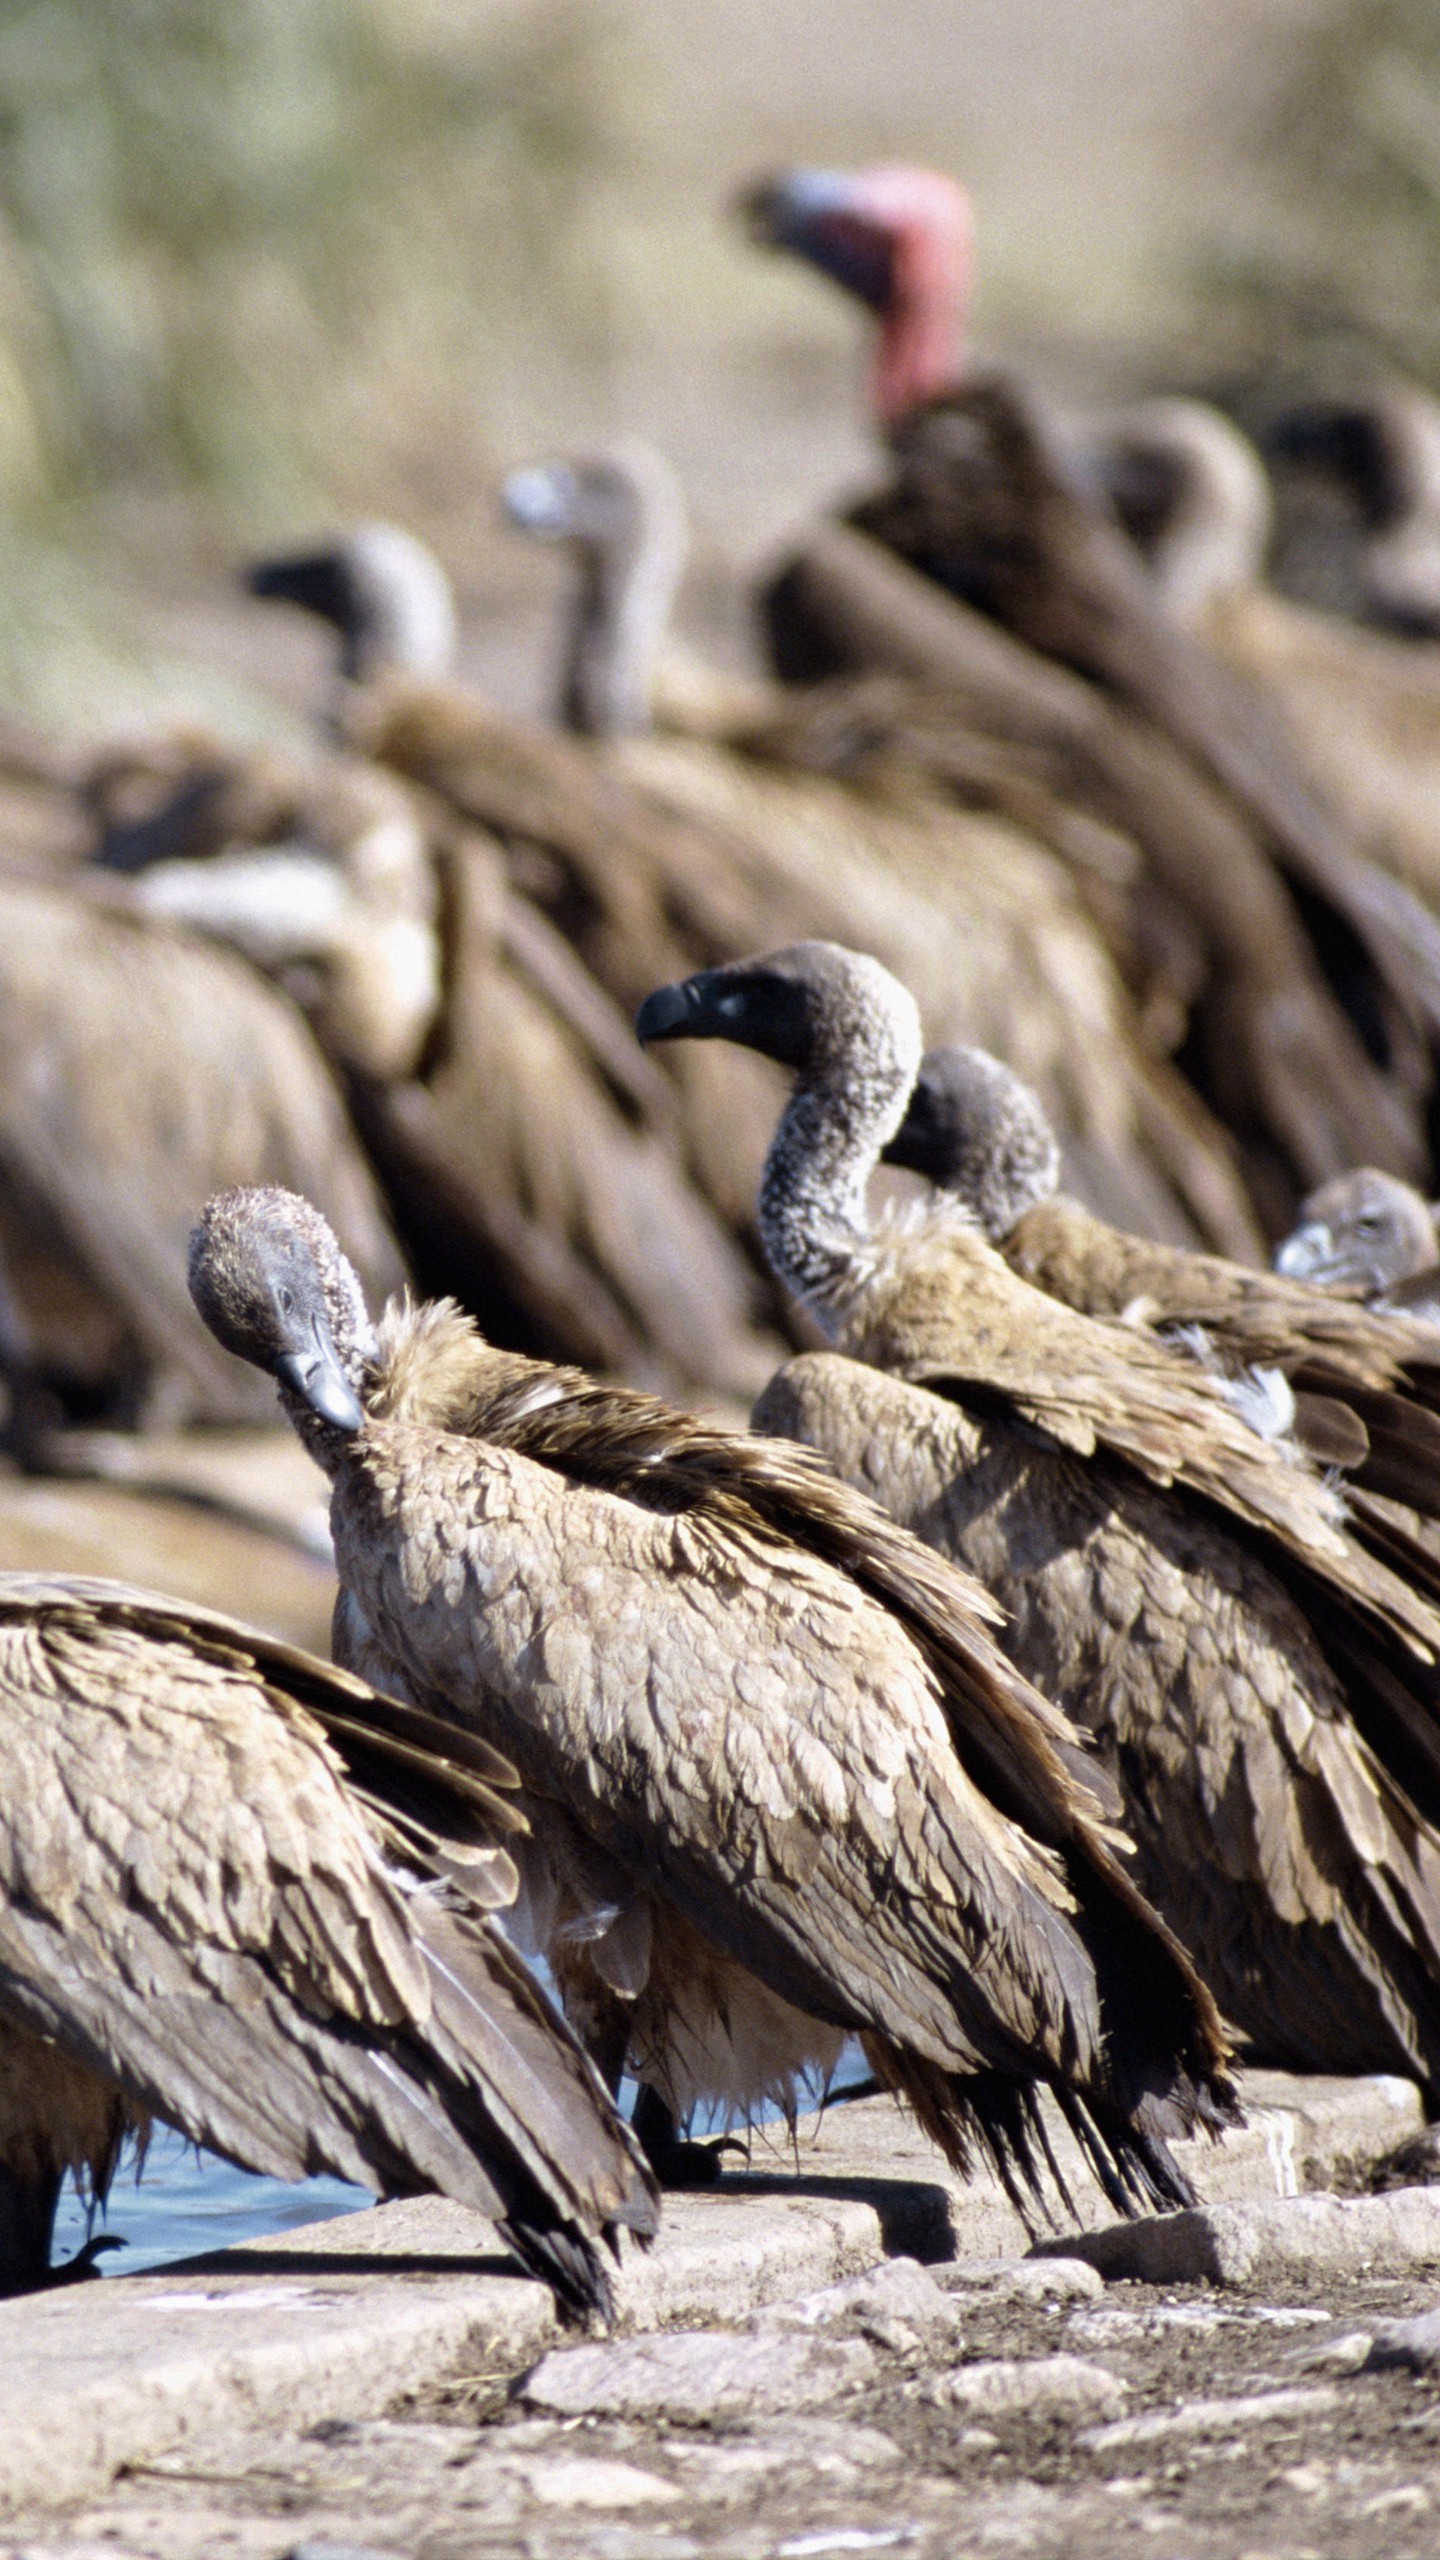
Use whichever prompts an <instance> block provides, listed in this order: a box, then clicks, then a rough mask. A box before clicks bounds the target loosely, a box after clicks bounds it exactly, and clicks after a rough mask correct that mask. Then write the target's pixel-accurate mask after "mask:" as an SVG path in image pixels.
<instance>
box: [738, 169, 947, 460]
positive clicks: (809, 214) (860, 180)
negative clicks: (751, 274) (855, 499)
mask: <svg viewBox="0 0 1440 2560" xmlns="http://www.w3.org/2000/svg"><path fill="white" fill-rule="evenodd" d="M737 211H738V213H739V215H740V217H741V220H742V221H743V222H744V224H745V227H746V229H747V231H748V233H749V235H750V238H751V239H752V240H754V241H755V242H757V243H758V244H759V245H760V246H761V247H763V248H767V249H785V250H788V251H789V252H790V253H791V255H792V256H794V257H798V258H804V259H805V260H806V261H807V262H808V264H809V265H811V266H812V267H818V268H819V270H820V272H821V274H822V275H827V276H829V277H830V278H831V279H832V280H833V282H834V283H836V284H838V285H840V286H841V287H842V288H843V290H844V291H845V292H846V293H849V294H851V295H853V296H854V298H855V300H856V301H857V302H861V303H863V304H864V306H865V308H866V310H867V311H870V312H873V313H874V315H875V318H876V319H877V320H878V321H879V323H880V332H879V340H878V344H877V347H876V355H875V365H874V371H873V374H872V380H871V389H872V397H873V399H874V403H875V408H876V411H877V413H878V415H879V416H880V418H881V419H882V421H883V422H884V424H885V425H887V426H894V425H896V424H897V423H898V422H899V420H900V419H901V418H903V417H904V416H905V415H906V413H907V411H909V410H911V409H914V408H917V407H918V406H919V405H920V403H921V402H922V401H925V400H933V399H934V398H936V396H937V395H938V394H939V393H940V392H942V391H946V390H948V389H949V388H950V387H951V385H952V384H953V383H954V382H955V381H956V380H957V379H958V377H959V375H960V373H961V371H962V369H963V364H964V350H965V327H966V321H967V319H968V316H969V303H970V287H971V275H972V268H973V251H972V224H971V215H970V199H969V197H968V195H967V194H966V193H965V190H964V188H963V187H961V186H959V185H957V183H956V181H955V180H954V179H953V178H948V177H946V176H944V175H943V173H942V172H941V171H939V170H937V169H917V168H907V167H894V166H888V165H886V166H881V167H877V168H873V169H858V170H844V169H783V170H780V171H778V172H776V173H775V174H774V175H772V176H769V177H765V178H758V179H756V180H755V181H754V183H753V184H752V185H750V186H749V187H747V188H746V189H745V190H744V192H743V194H742V195H741V196H740V198H739V201H738V205H737Z"/></svg>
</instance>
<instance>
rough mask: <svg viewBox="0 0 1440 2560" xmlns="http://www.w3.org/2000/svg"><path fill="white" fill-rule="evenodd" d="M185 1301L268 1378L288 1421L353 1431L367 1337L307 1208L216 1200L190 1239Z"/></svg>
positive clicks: (328, 1241) (341, 1262)
mask: <svg viewBox="0 0 1440 2560" xmlns="http://www.w3.org/2000/svg"><path fill="white" fill-rule="evenodd" d="M190 1295H191V1297H192V1298H193V1299H194V1301H195V1305H196V1307H197V1309H198V1311H199V1313H200V1316H201V1317H202V1319H203V1321H204V1322H205V1323H206V1324H207V1325H208V1326H209V1328H210V1331H211V1332H212V1333H213V1334H214V1336H215V1339H216V1341H217V1342H220V1343H223V1345H224V1347H225V1349H226V1350H227V1351H233V1352H234V1353H235V1355H236V1357H237V1359H240V1360H248V1361H249V1362H250V1363H251V1365H252V1367H254V1368H257V1369H264V1370H267V1371H268V1372H269V1374H270V1376H271V1377H272V1378H274V1379H275V1380H276V1381H277V1383H278V1384H279V1386H280V1388H281V1390H282V1392H283V1394H284V1396H285V1399H286V1401H287V1403H288V1404H290V1405H291V1408H292V1410H295V1411H296V1412H297V1418H298V1417H299V1415H300V1414H305V1415H309V1416H310V1417H312V1418H313V1420H314V1421H315V1422H318V1423H322V1424H324V1425H326V1426H327V1428H328V1429H329V1430H332V1431H344V1432H350V1431H358V1430H359V1429H360V1426H361V1424H362V1423H363V1422H364V1419H365V1409H364V1406H363V1405H362V1403H361V1401H360V1394H361V1390H362V1388H363V1386H364V1383H365V1376H366V1370H367V1368H368V1366H369V1363H370V1361H371V1360H372V1359H373V1356H374V1348H375V1336H374V1331H373V1328H372V1326H371V1323H370V1318H369V1314H368V1312H367V1309H366V1306H365V1300H364V1296H363V1294H362V1292H361V1288H360V1283H359V1280H358V1279H357V1278H356V1275H355V1273H354V1271H353V1270H352V1269H351V1267H350V1264H349V1263H348V1262H347V1261H346V1259H345V1256H344V1254H343V1253H342V1252H341V1250H340V1247H339V1245H338V1243H337V1242H336V1239H335V1237H334V1235H333V1233H332V1232H331V1229H330V1228H329V1227H328V1226H327V1224H326V1222H325V1220H324V1219H323V1218H322V1217H321V1215H320V1212H319V1210H318V1209H314V1208H312V1207H311V1205H310V1202H309V1201H308V1200H302V1199H301V1198H300V1197H299V1196H298V1194H297V1193H295V1192H293V1191H281V1190H278V1189H274V1188H263V1189H262V1188H259V1187H256V1188H244V1189H237V1190H233V1191H220V1192H217V1193H216V1195H215V1197H214V1199H213V1200H210V1201H207V1203H206V1205H205V1208H204V1210H203V1212H202V1214H201V1218H200V1223H199V1225H198V1226H197V1227H196V1229H195V1231H194V1233H193V1235H192V1236H191V1238H190ZM306 1438H307V1445H308V1446H312V1447H313V1446H315V1445H316V1442H315V1438H314V1435H313V1434H307V1435H306Z"/></svg>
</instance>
